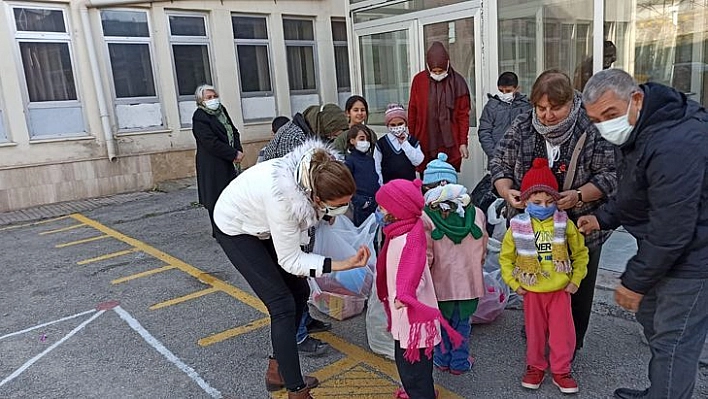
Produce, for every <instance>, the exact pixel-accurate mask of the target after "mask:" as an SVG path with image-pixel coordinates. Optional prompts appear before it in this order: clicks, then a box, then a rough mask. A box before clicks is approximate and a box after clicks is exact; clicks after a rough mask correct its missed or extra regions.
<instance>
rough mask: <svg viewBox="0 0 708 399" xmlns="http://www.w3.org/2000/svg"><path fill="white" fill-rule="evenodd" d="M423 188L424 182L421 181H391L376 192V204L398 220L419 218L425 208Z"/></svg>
mask: <svg viewBox="0 0 708 399" xmlns="http://www.w3.org/2000/svg"><path fill="white" fill-rule="evenodd" d="M421 187H423V182H421V181H420V179H415V180H414V181H410V180H404V179H395V180H391V181H390V182H388V183H386V184H384V185H383V187H381V188H380V189H379V191H377V192H376V202H377V203H378V204H379V205H381V207H382V208H384V209H385V210H386V211H387V212H389V213H390V214H392V215H393V216H394V217H395V218H396V219H398V220H407V219H413V218H417V217H420V215H422V214H423V207H425V199H424V198H423V192H422V191H421Z"/></svg>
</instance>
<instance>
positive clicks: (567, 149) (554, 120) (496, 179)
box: [490, 70, 617, 351]
mask: <svg viewBox="0 0 708 399" xmlns="http://www.w3.org/2000/svg"><path fill="white" fill-rule="evenodd" d="M530 100H531V104H532V106H533V108H532V112H530V113H527V114H522V115H520V116H519V117H517V118H516V119H515V120H514V122H513V123H512V125H511V127H509V129H508V130H507V131H506V133H505V134H504V137H503V138H502V139H501V141H500V142H499V144H498V145H497V147H496V152H495V154H494V157H493V158H492V159H491V161H490V172H491V175H492V182H493V183H494V187H495V188H496V189H497V191H498V192H499V195H500V196H501V197H502V198H504V199H505V200H506V202H507V205H508V207H507V208H508V210H509V214H508V215H507V220H511V218H512V217H513V216H515V215H516V214H517V213H519V212H522V211H523V210H524V208H525V205H524V203H523V202H522V201H521V199H520V198H519V196H520V194H521V193H520V192H519V188H520V187H521V179H522V178H523V176H524V174H525V173H526V172H528V170H529V169H531V164H532V162H533V160H534V159H535V158H545V159H547V160H548V165H549V166H550V168H551V171H553V175H554V176H555V177H556V179H557V180H558V187H559V188H561V189H560V190H559V191H560V196H561V198H560V199H559V200H558V201H557V203H556V206H557V207H558V209H560V210H564V211H566V212H567V213H568V216H569V217H570V218H571V220H572V221H573V222H574V223H576V225H577V221H578V218H579V217H580V216H583V215H589V214H592V213H594V212H595V211H596V210H597V209H598V208H599V207H600V206H601V205H602V204H604V203H605V202H607V199H608V198H609V197H610V196H612V195H613V194H614V193H615V190H616V188H617V175H616V173H615V151H614V149H613V148H612V145H611V144H610V143H609V142H607V141H606V140H605V139H603V138H602V136H600V133H599V132H598V131H597V128H595V125H594V124H593V123H592V122H590V119H588V116H587V114H586V113H585V109H584V108H583V107H582V105H581V98H580V93H579V92H577V91H575V90H574V89H573V85H572V83H571V81H570V78H569V77H568V75H566V74H565V73H563V72H561V71H557V70H548V71H545V72H543V73H542V74H541V75H539V77H538V78H537V79H536V82H534V84H533V88H532V89H531V98H530ZM611 233H612V232H611V231H597V232H594V233H592V234H589V235H587V236H586V237H585V244H586V246H587V247H588V249H589V250H590V262H589V263H588V274H587V276H586V277H585V279H584V280H583V283H582V285H581V286H580V289H579V290H578V292H576V293H575V294H574V295H573V296H572V304H571V306H572V310H573V322H574V324H575V336H576V340H575V341H576V343H575V348H576V351H577V350H578V349H580V348H582V346H583V340H584V338H585V333H586V332H587V329H588V323H589V320H590V312H591V309H592V301H593V295H594V292H595V280H596V277H597V267H598V263H599V261H600V254H601V251H602V244H603V243H604V242H605V240H607V238H609V236H610V234H611ZM538 244H539V243H538V242H537V245H538ZM546 247H550V244H549V245H548V246H546Z"/></svg>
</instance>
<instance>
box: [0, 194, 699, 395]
mask: <svg viewBox="0 0 708 399" xmlns="http://www.w3.org/2000/svg"><path fill="white" fill-rule="evenodd" d="M122 198H124V200H115V201H109V202H105V201H104V202H100V203H99V202H97V203H96V205H95V206H93V207H91V206H84V207H78V208H77V207H76V206H73V207H70V206H69V205H67V206H64V207H62V206H56V207H54V208H52V212H53V214H48V213H47V212H39V211H38V212H34V213H32V212H29V211H24V212H23V213H22V214H21V215H20V213H12V214H4V215H0V216H2V218H0V237H1V238H2V240H0V265H2V266H1V267H2V269H3V270H2V274H1V275H2V290H0V397H2V398H67V399H68V398H72V399H73V398H218V397H231V398H243V399H246V398H263V399H268V398H270V397H275V398H282V397H285V394H284V391H280V392H277V393H276V394H275V395H273V396H271V395H270V394H269V393H267V392H266V390H265V386H264V383H263V377H264V371H265V367H266V365H267V356H268V354H269V353H270V344H269V342H270V330H269V328H268V319H267V315H266V314H265V313H264V307H263V305H262V304H261V303H260V302H259V301H258V300H257V299H256V298H255V297H254V295H253V292H252V291H251V290H250V288H249V287H248V285H247V284H245V282H244V280H243V279H242V277H241V276H240V275H239V274H238V272H237V271H236V270H235V269H234V268H233V266H232V265H231V264H230V263H229V262H228V260H227V259H226V257H225V255H224V254H223V252H222V251H221V249H220V248H219V246H218V245H217V243H216V242H215V240H214V239H213V238H212V237H211V235H210V226H209V222H208V216H207V213H206V211H205V210H204V209H202V208H200V207H198V206H195V203H194V202H195V201H196V200H197V194H196V190H195V188H194V186H193V185H192V184H190V182H187V184H177V185H174V186H171V187H169V186H166V187H165V191H155V192H149V193H142V194H140V195H137V196H135V195H133V196H126V197H122ZM77 210H79V212H78V213H71V212H76V211H77ZM27 215H34V217H33V216H27ZM20 216H21V217H20ZM632 245H633V244H632V241H631V237H629V236H628V234H627V233H626V232H621V231H620V232H618V233H616V234H615V235H614V236H613V241H611V242H610V243H608V245H607V246H606V247H605V252H604V254H603V258H602V265H601V266H602V267H603V269H605V270H603V271H602V272H601V276H600V282H599V283H598V288H597V290H596V302H595V308H594V314H593V316H592V319H591V327H590V331H589V333H588V336H587V340H586V343H585V347H584V349H583V350H582V351H581V352H580V353H579V354H578V357H577V359H576V361H575V363H574V365H573V372H574V375H575V377H576V378H577V380H578V383H579V385H580V393H579V394H577V395H575V396H576V397H578V398H609V397H611V396H612V391H613V390H614V389H615V388H616V387H619V386H629V387H635V388H643V387H644V386H645V385H646V384H647V379H646V377H645V375H646V366H647V362H648V356H649V351H648V348H647V347H646V346H645V345H644V344H643V343H642V341H641V336H640V331H639V327H638V324H637V323H636V322H635V321H634V320H633V316H632V315H631V314H629V313H627V312H624V311H622V310H621V309H619V308H617V306H615V305H614V303H613V301H612V291H611V289H612V287H613V285H614V284H615V278H616V276H617V273H618V272H621V270H622V268H623V265H624V263H623V262H625V261H626V259H627V258H628V257H629V256H631V254H632V251H633V249H632ZM313 313H314V314H315V315H316V316H318V317H321V318H325V316H323V315H321V314H318V313H317V312H316V311H313ZM329 321H332V322H333V323H334V327H333V330H332V332H331V333H322V334H318V337H319V338H321V339H323V340H325V341H326V342H328V343H330V345H331V346H332V349H331V350H330V351H329V353H328V354H326V355H325V356H322V357H320V358H302V361H301V363H302V365H303V370H304V372H307V373H314V375H316V376H318V377H319V378H320V379H321V380H322V387H321V388H317V389H315V390H314V391H313V395H314V396H315V397H316V398H374V399H378V398H382V399H383V398H390V397H391V395H392V392H393V391H394V389H395V387H396V381H397V378H396V371H395V365H394V364H393V363H392V362H391V361H389V360H386V359H384V358H382V357H380V356H378V355H375V354H373V353H372V352H370V351H369V350H368V347H367V344H366V325H365V317H364V315H361V316H358V317H355V318H352V319H349V320H345V321H341V322H340V321H335V320H331V319H330V320H329ZM522 321H523V315H522V313H521V312H520V311H518V310H506V311H505V312H504V313H503V314H502V316H501V317H500V318H499V319H497V320H496V321H495V322H494V323H492V324H488V325H479V326H474V328H473V330H472V336H471V340H470V347H471V352H472V354H473V355H474V356H475V357H476V364H475V366H474V369H473V371H472V372H471V373H468V374H465V375H462V376H452V375H450V374H444V373H440V372H438V371H436V372H435V375H434V377H435V380H436V383H437V384H438V388H439V389H440V391H441V398H560V397H564V396H566V395H563V394H561V393H560V392H559V391H558V389H557V388H556V387H555V386H553V384H552V383H551V382H550V380H547V381H546V382H545V383H544V385H543V386H542V387H541V389H540V390H539V391H536V392H534V391H527V390H524V389H523V388H521V386H520V378H521V375H522V373H523V371H524V341H523V339H522V338H521V336H520V333H519V332H520V326H521V324H522ZM695 397H696V398H705V397H708V370H706V369H702V370H701V371H699V375H698V383H697V387H696V392H695Z"/></svg>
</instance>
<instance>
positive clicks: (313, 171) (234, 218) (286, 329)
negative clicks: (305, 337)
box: [214, 140, 370, 399]
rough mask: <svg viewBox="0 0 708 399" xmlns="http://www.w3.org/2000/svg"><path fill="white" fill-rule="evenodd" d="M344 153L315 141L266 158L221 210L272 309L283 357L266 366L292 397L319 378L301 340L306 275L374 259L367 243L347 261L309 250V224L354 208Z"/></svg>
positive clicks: (237, 262)
mask: <svg viewBox="0 0 708 399" xmlns="http://www.w3.org/2000/svg"><path fill="white" fill-rule="evenodd" d="M336 156H337V152H336V151H335V150H334V149H333V148H331V147H329V146H327V145H326V144H324V143H322V142H321V141H319V140H312V141H307V142H305V143H304V144H303V145H301V146H300V147H297V148H295V150H293V151H292V152H291V153H289V154H287V155H286V156H284V157H282V158H276V159H272V160H269V161H265V162H262V163H259V164H257V165H255V166H253V167H251V168H249V169H247V170H246V171H245V172H243V173H242V174H241V175H239V177H237V178H236V179H235V180H233V181H232V182H231V183H230V184H229V185H228V186H227V187H226V188H225V189H224V191H223V192H222V194H221V196H220V197H219V199H218V201H217V202H216V207H215V208H214V222H215V224H216V226H217V227H218V231H217V232H216V239H217V241H218V242H219V244H220V245H221V247H222V248H223V250H224V252H225V253H226V255H227V256H228V257H229V259H230V260H231V262H232V263H233V264H234V266H235V267H236V269H237V270H238V271H239V272H240V273H241V275H242V276H243V277H244V278H245V279H246V281H247V282H248V284H249V285H250V286H251V288H252V289H253V291H254V292H255V293H256V295H258V297H259V298H260V300H261V301H263V303H264V304H265V305H266V307H267V308H268V313H269V314H270V321H271V342H272V345H273V352H274V357H275V358H270V361H269V365H268V371H267V372H266V388H267V389H268V390H269V391H272V390H277V389H281V388H283V387H285V388H287V389H288V398H289V399H308V398H310V397H311V396H310V393H309V392H310V389H312V388H314V387H316V386H317V385H318V384H319V382H318V381H317V379H316V378H314V377H304V378H303V376H302V372H301V371H300V359H299V356H298V351H297V344H296V340H295V331H296V329H297V326H298V323H299V321H300V317H301V314H302V310H303V309H304V308H305V305H306V303H307V299H308V297H309V293H310V289H309V286H308V284H307V280H306V279H304V278H302V277H318V276H320V275H322V274H323V273H330V272H333V271H340V270H348V269H353V268H356V267H361V266H364V265H366V263H367V261H368V259H369V256H370V253H369V250H368V248H366V247H364V246H362V247H361V248H360V249H359V251H358V253H357V254H356V255H355V256H353V257H351V258H349V259H346V260H337V261H335V260H332V259H330V258H326V257H324V256H322V255H317V254H312V253H305V252H303V251H302V249H301V245H305V244H307V243H308V242H309V237H308V234H307V230H308V228H310V227H312V226H314V225H315V224H316V223H317V222H318V221H319V220H320V219H328V218H330V217H334V216H337V215H342V214H344V213H345V212H346V210H347V207H348V205H349V201H350V200H351V197H352V195H354V193H355V191H356V186H355V184H354V179H353V178H352V176H351V173H350V172H349V169H348V168H347V167H346V166H345V165H344V164H343V163H341V162H339V161H337V160H336Z"/></svg>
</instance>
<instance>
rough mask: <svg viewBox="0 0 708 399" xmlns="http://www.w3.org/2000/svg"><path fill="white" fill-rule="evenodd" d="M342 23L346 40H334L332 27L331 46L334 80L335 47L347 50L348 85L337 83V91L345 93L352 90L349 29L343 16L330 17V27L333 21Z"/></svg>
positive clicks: (335, 68)
mask: <svg viewBox="0 0 708 399" xmlns="http://www.w3.org/2000/svg"><path fill="white" fill-rule="evenodd" d="M335 22H336V23H343V24H344V32H345V34H346V35H347V40H345V41H341V40H335V38H334V29H332V46H333V47H334V55H335V59H334V61H335V65H334V73H335V80H336V79H337V76H336V73H337V64H336V62H337V58H336V57H337V51H336V50H337V47H339V48H342V47H343V48H345V49H346V50H347V69H348V70H349V77H348V79H349V86H347V87H339V84H337V93H346V92H351V91H352V77H351V75H352V68H351V60H350V58H351V57H350V55H351V53H350V52H349V29H347V20H346V19H343V18H336V17H332V18H330V27H331V26H332V24H333V23H335Z"/></svg>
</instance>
